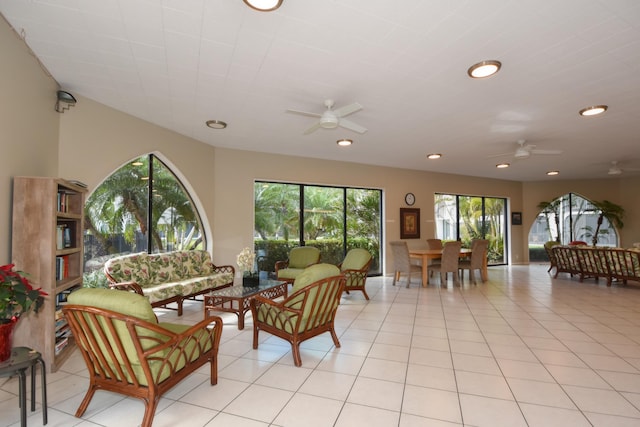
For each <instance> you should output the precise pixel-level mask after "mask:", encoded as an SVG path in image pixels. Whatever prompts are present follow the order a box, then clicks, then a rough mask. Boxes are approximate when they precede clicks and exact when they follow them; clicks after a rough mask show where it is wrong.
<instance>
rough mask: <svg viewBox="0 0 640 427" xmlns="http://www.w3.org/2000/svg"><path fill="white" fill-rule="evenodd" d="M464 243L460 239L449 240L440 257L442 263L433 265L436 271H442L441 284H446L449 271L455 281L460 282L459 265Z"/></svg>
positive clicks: (455, 282)
mask: <svg viewBox="0 0 640 427" xmlns="http://www.w3.org/2000/svg"><path fill="white" fill-rule="evenodd" d="M461 247H462V243H461V242H458V241H454V242H447V243H445V244H444V245H443V248H442V257H441V258H440V265H434V266H433V267H432V269H433V271H434V272H438V273H440V284H441V285H446V283H447V276H448V273H451V275H452V276H453V283H454V284H458V283H459V277H458V276H459V273H458V266H459V260H460V248H461Z"/></svg>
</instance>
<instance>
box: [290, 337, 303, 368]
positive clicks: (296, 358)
mask: <svg viewBox="0 0 640 427" xmlns="http://www.w3.org/2000/svg"><path fill="white" fill-rule="evenodd" d="M291 352H292V353H293V364H294V365H296V366H298V367H300V366H302V358H301V357H300V343H299V342H292V343H291Z"/></svg>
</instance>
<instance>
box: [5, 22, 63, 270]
mask: <svg viewBox="0 0 640 427" xmlns="http://www.w3.org/2000/svg"><path fill="white" fill-rule="evenodd" d="M56 90H57V84H56V82H55V81H54V80H53V79H52V78H50V77H48V76H47V74H46V73H45V71H44V70H43V69H42V68H41V67H40V66H39V63H38V61H37V60H36V58H35V57H34V56H33V55H32V54H31V52H30V51H29V49H28V48H27V46H26V44H25V43H24V42H23V41H22V40H20V39H19V38H18V36H17V35H16V34H15V32H14V31H13V30H12V29H11V28H10V27H9V25H8V24H7V23H6V21H5V20H4V19H3V18H2V17H1V16H0V93H1V94H2V97H1V98H0V147H1V152H2V166H1V167H0V263H2V264H6V263H9V262H10V261H11V259H10V258H11V206H12V203H11V200H12V194H13V192H12V186H13V181H12V177H13V176H16V175H49V176H56V175H57V174H58V113H56V112H55V110H54V105H55V100H56Z"/></svg>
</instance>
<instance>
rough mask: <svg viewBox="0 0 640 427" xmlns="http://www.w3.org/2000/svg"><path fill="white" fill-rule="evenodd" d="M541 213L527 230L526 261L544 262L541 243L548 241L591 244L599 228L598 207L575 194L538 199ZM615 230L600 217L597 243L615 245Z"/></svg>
mask: <svg viewBox="0 0 640 427" xmlns="http://www.w3.org/2000/svg"><path fill="white" fill-rule="evenodd" d="M538 207H539V208H540V212H539V213H538V216H537V217H536V220H535V222H534V223H533V225H532V226H531V229H530V230H529V261H545V260H546V259H547V258H546V254H545V253H544V249H543V245H544V243H545V242H547V241H550V240H557V241H558V242H560V243H562V244H565V245H566V244H568V243H570V242H572V241H576V240H579V241H583V242H586V243H588V244H591V242H592V239H593V233H595V231H596V229H597V228H598V216H599V215H600V210H599V209H598V208H596V207H595V206H594V205H593V203H592V202H591V201H590V200H588V199H586V198H584V197H582V196H580V195H578V194H576V193H567V194H565V195H563V196H561V197H558V198H557V199H554V200H552V201H550V202H541V203H540V204H539V205H538ZM618 241H619V240H618V232H617V230H616V229H615V227H614V226H613V225H612V224H611V223H609V221H608V220H607V218H603V221H602V225H601V226H600V229H599V231H598V246H612V247H616V246H618Z"/></svg>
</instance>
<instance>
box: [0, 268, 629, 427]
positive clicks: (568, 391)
mask: <svg viewBox="0 0 640 427" xmlns="http://www.w3.org/2000/svg"><path fill="white" fill-rule="evenodd" d="M546 269H547V267H546V266H539V265H532V266H512V267H494V268H491V269H490V273H489V275H490V281H489V282H487V283H484V284H481V283H478V285H477V286H474V285H471V284H469V283H468V281H467V282H465V283H464V284H463V285H462V287H458V286H453V284H452V283H451V282H449V284H448V286H446V287H443V286H440V285H439V284H437V279H436V284H435V285H430V286H429V287H428V288H420V287H419V284H418V283H417V280H416V279H414V282H413V284H412V286H411V287H410V288H409V289H407V288H405V287H404V283H402V284H401V285H400V286H396V287H393V286H391V279H390V278H371V279H369V281H368V291H369V295H370V296H371V301H369V302H366V301H365V300H364V298H363V297H362V295H361V294H360V293H357V292H356V293H353V294H351V295H345V296H344V298H343V300H342V304H341V306H340V308H339V314H338V318H337V329H338V335H339V336H340V339H341V342H342V347H341V348H339V349H336V348H334V347H333V344H332V341H331V339H330V337H329V336H328V335H326V336H321V337H318V338H316V339H313V340H310V341H307V342H306V343H304V344H303V346H302V347H303V351H302V361H303V366H302V367H301V368H296V367H295V366H294V365H293V360H292V357H291V353H290V349H289V347H288V344H287V343H285V342H284V341H281V340H279V339H277V338H274V337H272V336H270V335H268V334H266V333H263V334H262V335H261V344H260V348H259V350H252V349H251V339H252V336H251V321H250V318H247V327H246V329H245V330H244V331H238V330H237V327H236V325H237V323H236V319H235V317H234V316H233V315H229V314H224V315H223V318H224V319H225V329H224V333H223V337H222V344H221V346H220V354H219V358H220V359H219V382H218V385H216V386H213V387H212V386H210V385H209V384H208V377H207V372H206V371H207V368H206V367H205V368H204V369H201V370H200V371H199V372H197V373H195V374H194V375H191V376H190V377H189V378H188V379H186V380H185V381H183V382H182V383H180V384H178V385H177V386H176V387H175V388H174V389H173V390H171V391H170V393H169V394H168V395H166V396H165V397H164V398H163V399H162V400H161V403H160V406H159V408H158V411H157V412H156V416H155V420H154V426H158V427H159V426H171V427H176V426H188V427H193V426H208V427H214V426H221V427H236V426H238V427H239V426H242V427H259V426H287V427H295V426H305V427H315V426H318V427H324V426H340V427H343V426H344V427H351V426H361V425H362V426H368V427H376V426H380V427H388V426H400V427H413V426H438V427H444V426H448V427H454V426H488V427H499V426H507V427H516V426H530V427H538V426H541V427H552V426H562V427H572V426H576V427H578V426H580V427H581V426H602V427H615V426H620V427H624V426H638V425H640V284H638V283H633V284H630V285H628V286H622V285H621V284H614V285H613V286H612V287H610V288H607V287H606V286H605V284H604V282H603V281H601V282H600V283H595V282H594V281H593V280H586V281H585V282H584V283H579V282H578V280H577V279H575V278H574V279H571V278H570V277H568V275H560V277H559V278H558V279H556V280H553V279H551V277H550V276H549V275H548V274H547V272H546ZM201 310H202V307H201V303H190V304H189V305H188V306H187V307H186V310H185V315H184V316H183V318H182V319H179V320H176V319H177V317H176V315H175V312H171V311H166V310H158V313H159V316H160V317H161V318H162V320H163V321H179V322H186V323H189V322H194V321H196V320H199V319H200V318H201V316H202V312H201ZM85 370H86V368H85V366H84V363H83V362H82V360H81V358H80V357H79V354H77V353H76V354H74V356H73V357H72V358H71V359H70V360H69V361H68V362H67V363H65V365H64V366H63V367H62V369H61V370H60V371H58V372H56V373H54V374H51V375H49V377H48V392H49V393H48V395H49V424H48V425H49V426H72V425H78V426H98V425H99V426H118V427H125V426H136V425H139V423H140V421H141V420H142V414H143V405H142V403H141V402H139V401H137V400H135V399H125V398H122V397H121V396H119V395H116V394H112V393H109V392H97V393H96V395H95V397H94V399H93V401H92V403H91V405H90V406H89V408H88V410H87V412H86V413H85V415H84V416H83V418H82V419H77V418H75V417H74V416H73V414H74V412H75V410H76V408H77V407H78V405H79V403H80V401H81V399H82V397H83V396H84V392H85V391H86V386H87V380H86V374H85ZM1 381H2V382H0V425H2V426H6V425H18V424H19V423H18V416H19V415H18V414H19V412H18V401H17V396H16V395H17V380H16V379H15V378H14V379H1ZM37 396H38V399H39V397H40V394H39V391H38V394H37ZM38 403H40V402H39V401H38ZM28 422H29V425H30V426H36V425H41V423H42V417H41V412H40V405H38V411H36V412H35V413H30V414H29V420H28Z"/></svg>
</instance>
